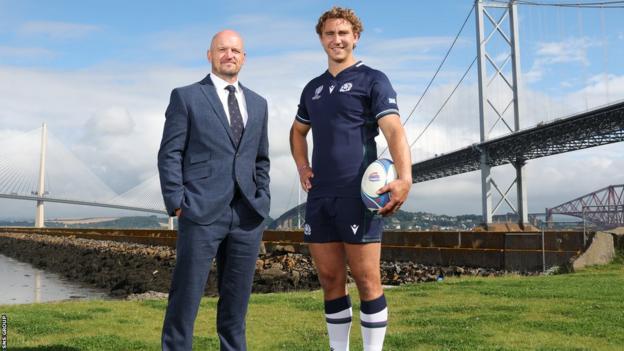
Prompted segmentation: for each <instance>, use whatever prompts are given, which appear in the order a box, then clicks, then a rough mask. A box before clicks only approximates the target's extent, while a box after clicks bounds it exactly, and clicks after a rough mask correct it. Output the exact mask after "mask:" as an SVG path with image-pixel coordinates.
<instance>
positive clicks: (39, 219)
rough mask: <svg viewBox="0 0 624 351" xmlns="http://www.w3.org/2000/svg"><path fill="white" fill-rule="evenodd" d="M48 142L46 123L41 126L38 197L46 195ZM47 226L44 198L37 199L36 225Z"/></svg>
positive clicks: (39, 226)
mask: <svg viewBox="0 0 624 351" xmlns="http://www.w3.org/2000/svg"><path fill="white" fill-rule="evenodd" d="M47 142H48V129H47V127H46V124H45V123H43V125H42V126H41V154H40V156H39V188H38V189H37V197H39V198H43V196H44V195H45V161H46V145H47ZM44 226H45V216H44V211H43V200H37V210H36V212H35V227H36V228H43V227H44Z"/></svg>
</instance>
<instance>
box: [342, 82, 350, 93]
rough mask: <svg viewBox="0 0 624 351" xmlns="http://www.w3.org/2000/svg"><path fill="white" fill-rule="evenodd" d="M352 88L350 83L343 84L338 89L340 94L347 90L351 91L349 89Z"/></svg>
mask: <svg viewBox="0 0 624 351" xmlns="http://www.w3.org/2000/svg"><path fill="white" fill-rule="evenodd" d="M352 87H353V84H352V83H344V84H343V85H342V86H341V87H340V92H341V93H344V92H347V91H349V90H351V88H352Z"/></svg>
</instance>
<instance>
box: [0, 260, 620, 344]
mask: <svg viewBox="0 0 624 351" xmlns="http://www.w3.org/2000/svg"><path fill="white" fill-rule="evenodd" d="M623 261H624V260H622V258H621V257H620V258H618V259H617V260H616V262H615V263H613V264H610V265H607V266H602V267H591V268H588V269H586V270H584V271H581V272H577V273H574V274H566V275H555V276H540V277H520V276H507V277H502V278H461V279H447V280H445V281H444V282H442V283H428V284H417V285H408V286H402V287H399V288H394V289H388V290H386V295H387V298H388V301H389V305H390V306H389V309H390V325H389V329H388V335H387V337H386V343H385V348H384V350H623V349H624V262H623ZM351 293H352V294H353V296H352V299H353V301H354V311H355V313H354V324H353V327H352V330H351V340H352V342H351V344H352V346H351V350H361V346H360V345H361V337H360V329H359V318H358V317H359V303H358V298H357V292H356V291H355V289H352V291H351ZM165 307H166V302H165V301H155V300H152V301H78V302H77V301H74V302H60V303H45V304H32V305H10V306H9V305H5V306H0V313H5V314H6V315H7V317H8V340H7V341H8V346H9V348H8V349H9V350H45V351H74V350H98V351H102V350H159V347H160V346H159V342H160V330H161V323H162V318H163V315H164V310H165ZM215 308H216V299H214V298H206V299H204V300H202V304H201V310H200V314H199V317H198V319H197V324H196V328H195V338H194V346H195V349H196V350H218V345H219V341H218V338H217V336H216V332H215V322H214V320H215ZM322 309H323V303H322V295H321V293H320V292H318V291H315V292H300V293H281V294H266V295H254V296H252V299H251V305H250V311H249V315H248V320H247V321H248V332H247V335H248V343H249V349H250V350H253V351H262V350H267V351H268V350H271V351H274V350H289V351H290V350H293V351H308V350H309V351H312V350H327V349H328V346H327V340H326V339H327V337H326V332H325V324H324V318H323V314H322Z"/></svg>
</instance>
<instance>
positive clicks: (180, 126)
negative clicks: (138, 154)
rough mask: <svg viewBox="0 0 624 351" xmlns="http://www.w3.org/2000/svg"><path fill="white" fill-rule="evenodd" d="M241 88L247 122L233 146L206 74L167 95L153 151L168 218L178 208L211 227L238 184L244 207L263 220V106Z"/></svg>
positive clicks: (266, 166) (266, 192)
mask: <svg viewBox="0 0 624 351" xmlns="http://www.w3.org/2000/svg"><path fill="white" fill-rule="evenodd" d="M239 85H240V83H239ZM240 87H241V88H242V90H243V94H244V97H245V101H246V104H247V115H248V119H247V124H246V126H245V130H244V132H243V136H242V138H241V140H240V143H239V145H238V148H237V147H236V146H235V144H234V141H233V137H232V132H231V130H230V123H229V120H228V118H227V115H226V113H225V110H224V108H223V105H222V104H221V101H220V100H219V97H218V96H217V92H216V91H215V87H214V85H213V83H212V80H211V79H210V76H209V75H208V76H206V78H204V79H203V80H202V81H200V82H198V83H195V84H191V85H188V86H185V87H181V88H176V89H174V90H173V91H172V92H171V99H170V102H169V106H168V107H167V112H166V114H165V116H166V120H165V127H164V131H163V137H162V142H161V144H160V150H159V151H158V171H159V174H160V185H161V190H162V194H163V198H164V200H165V207H166V208H167V212H168V213H169V214H170V215H172V216H173V215H175V209H176V208H180V209H182V216H183V217H185V218H187V219H190V220H191V221H193V222H195V223H198V224H201V225H207V224H210V223H212V222H214V221H215V220H216V219H217V218H218V217H219V216H221V215H222V214H223V212H224V211H225V210H226V209H228V208H229V205H230V203H231V201H232V198H233V197H234V191H235V188H236V185H238V188H239V189H240V191H241V193H242V197H243V199H244V200H245V201H246V202H247V203H248V205H249V206H250V207H251V208H252V209H253V210H255V212H257V213H258V215H260V216H261V217H262V218H266V217H267V216H268V214H269V204H270V198H271V196H270V192H269V140H268V132H267V124H268V110H267V102H266V100H265V99H264V98H262V97H261V96H260V95H258V94H256V93H254V92H253V91H251V90H249V89H247V88H246V87H244V86H242V85H240Z"/></svg>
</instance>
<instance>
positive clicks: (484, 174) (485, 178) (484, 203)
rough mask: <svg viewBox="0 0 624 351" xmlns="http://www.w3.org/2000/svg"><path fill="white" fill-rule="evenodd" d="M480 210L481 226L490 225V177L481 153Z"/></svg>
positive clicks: (485, 155)
mask: <svg viewBox="0 0 624 351" xmlns="http://www.w3.org/2000/svg"><path fill="white" fill-rule="evenodd" d="M481 210H482V212H481V213H482V214H483V225H484V226H486V227H487V226H488V225H490V224H491V223H492V175H491V167H490V165H488V162H487V154H486V153H484V152H482V153H481Z"/></svg>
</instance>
